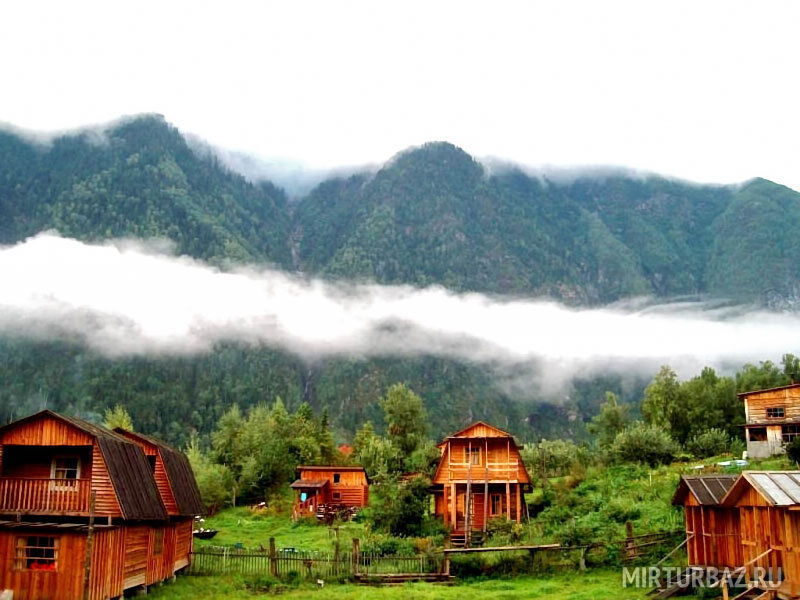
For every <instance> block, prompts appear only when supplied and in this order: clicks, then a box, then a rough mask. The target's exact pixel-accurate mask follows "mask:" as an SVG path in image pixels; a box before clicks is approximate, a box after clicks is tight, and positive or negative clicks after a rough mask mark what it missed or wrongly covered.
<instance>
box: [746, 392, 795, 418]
mask: <svg viewBox="0 0 800 600" xmlns="http://www.w3.org/2000/svg"><path fill="white" fill-rule="evenodd" d="M743 399H744V410H745V415H746V418H747V422H748V423H769V422H771V421H782V420H800V388H798V387H795V388H786V389H782V390H764V391H762V392H753V393H750V394H746V395H745V396H743ZM773 407H776V408H778V407H782V408H783V409H784V413H785V415H784V417H782V418H780V419H772V418H768V417H767V408H773Z"/></svg>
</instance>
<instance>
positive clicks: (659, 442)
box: [610, 423, 679, 467]
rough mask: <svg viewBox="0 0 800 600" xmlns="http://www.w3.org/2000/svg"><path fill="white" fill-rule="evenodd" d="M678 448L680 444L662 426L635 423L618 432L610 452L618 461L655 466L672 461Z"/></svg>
mask: <svg viewBox="0 0 800 600" xmlns="http://www.w3.org/2000/svg"><path fill="white" fill-rule="evenodd" d="M678 450H679V447H678V444H676V443H675V441H674V440H673V439H672V437H670V435H669V434H668V433H667V432H666V431H664V430H663V429H661V428H660V427H657V426H655V425H645V424H644V423H635V424H634V425H631V426H630V427H628V428H627V429H626V430H625V431H623V432H621V433H618V434H617V437H616V438H614V443H613V444H612V445H611V450H610V454H611V457H612V458H613V459H614V460H615V461H616V462H645V463H647V464H649V465H650V466H651V467H654V466H656V465H659V464H663V463H668V462H670V461H671V460H672V459H673V458H674V456H675V454H677V452H678Z"/></svg>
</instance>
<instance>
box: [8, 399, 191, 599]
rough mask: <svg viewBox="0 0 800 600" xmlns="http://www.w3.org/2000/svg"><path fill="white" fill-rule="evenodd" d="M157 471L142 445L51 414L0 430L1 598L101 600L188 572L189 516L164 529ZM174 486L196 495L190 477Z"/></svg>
mask: <svg viewBox="0 0 800 600" xmlns="http://www.w3.org/2000/svg"><path fill="white" fill-rule="evenodd" d="M169 460H170V459H167V461H164V464H165V470H166V471H167V473H168V475H169V468H167V467H166V463H167V462H168V461H169ZM157 467H158V460H155V461H153V460H148V458H147V456H146V455H145V452H144V451H143V449H142V444H141V443H139V442H135V441H132V439H129V438H127V437H124V436H123V435H120V434H118V433H115V432H112V431H109V430H107V429H105V428H103V427H98V426H96V425H93V424H91V423H87V422H85V421H82V420H80V419H75V418H70V417H65V416H62V415H58V414H56V413H53V412H51V411H47V410H46V411H42V412H39V413H37V414H35V415H32V416H30V417H26V418H24V419H21V420H19V421H16V422H14V423H11V424H9V425H6V426H4V427H0V590H4V589H10V590H12V591H13V592H14V598H15V600H39V599H41V600H44V599H48V600H62V599H63V600H76V599H79V598H84V597H88V598H90V599H92V600H103V599H105V598H117V597H120V596H122V595H123V593H124V592H125V590H127V589H131V588H135V587H146V586H148V585H151V584H153V583H156V582H158V581H162V580H163V579H165V578H167V577H172V575H173V574H174V573H175V571H176V570H177V569H180V568H182V567H183V566H185V565H186V564H188V560H189V553H190V551H191V543H192V540H191V521H190V520H189V517H190V516H191V517H193V515H188V514H186V515H184V514H178V515H175V516H176V517H179V518H178V519H177V520H176V521H171V519H170V513H169V511H168V510H167V508H166V506H165V504H167V503H165V501H164V497H163V496H162V494H163V493H164V490H163V489H162V490H160V489H159V486H158V485H157V483H156V477H155V475H154V473H155V471H156V470H157ZM181 477H185V478H189V477H191V484H190V486H189V487H192V488H193V489H194V490H196V484H194V478H193V477H192V476H191V471H188V473H187V472H183V474H182V475H181ZM172 481H173V480H172V479H170V485H172ZM187 485H189V484H188V483H187ZM171 490H172V488H171ZM173 493H174V494H175V493H177V497H176V498H175V501H176V503H177V502H179V500H178V498H182V499H183V500H185V498H184V492H173ZM183 500H180V502H182V501H183ZM192 508H198V505H193V506H191V507H188V505H186V506H184V507H183V508H178V509H177V512H178V513H181V512H183V513H188V512H191V509H192ZM179 530H180V531H179ZM184 530H185V531H184ZM187 534H188V537H187ZM179 540H181V544H182V545H183V547H182V548H181V547H179V546H180V545H179ZM187 544H188V548H187ZM84 592H86V596H84Z"/></svg>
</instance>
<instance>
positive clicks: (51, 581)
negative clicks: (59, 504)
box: [0, 530, 86, 600]
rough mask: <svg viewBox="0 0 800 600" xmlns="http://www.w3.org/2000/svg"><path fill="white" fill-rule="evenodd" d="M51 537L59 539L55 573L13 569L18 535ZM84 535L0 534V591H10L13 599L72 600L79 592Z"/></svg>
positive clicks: (40, 532) (81, 588)
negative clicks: (12, 591) (12, 592)
mask: <svg viewBox="0 0 800 600" xmlns="http://www.w3.org/2000/svg"><path fill="white" fill-rule="evenodd" d="M21 535H22V536H27V535H54V536H55V537H58V538H59V549H58V570H57V571H52V572H51V571H29V570H22V571H16V570H14V551H15V542H16V539H17V537H18V536H21ZM85 549H86V535H85V534H78V533H69V532H64V533H58V534H50V533H47V532H44V531H36V532H30V531H18V530H17V531H10V530H2V531H0V590H4V589H10V590H14V600H42V599H44V598H46V599H47V600H76V599H77V598H80V597H81V595H82V593H83V563H84V553H85Z"/></svg>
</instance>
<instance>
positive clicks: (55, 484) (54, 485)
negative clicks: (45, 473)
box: [50, 454, 83, 492]
mask: <svg viewBox="0 0 800 600" xmlns="http://www.w3.org/2000/svg"><path fill="white" fill-rule="evenodd" d="M61 459H75V461H77V463H78V465H77V468H76V470H75V478H74V479H73V478H70V477H63V478H58V479H57V478H56V470H58V468H57V466H56V463H57V462H58V461H59V460H61ZM81 463H82V461H81V457H80V456H79V455H77V454H56V455H55V456H53V460H52V461H51V462H50V489H51V490H58V491H65V492H77V491H78V485H79V484H78V481H79V480H80V478H81V467H82V466H83V465H82V464H81ZM60 482H64V483H60Z"/></svg>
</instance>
